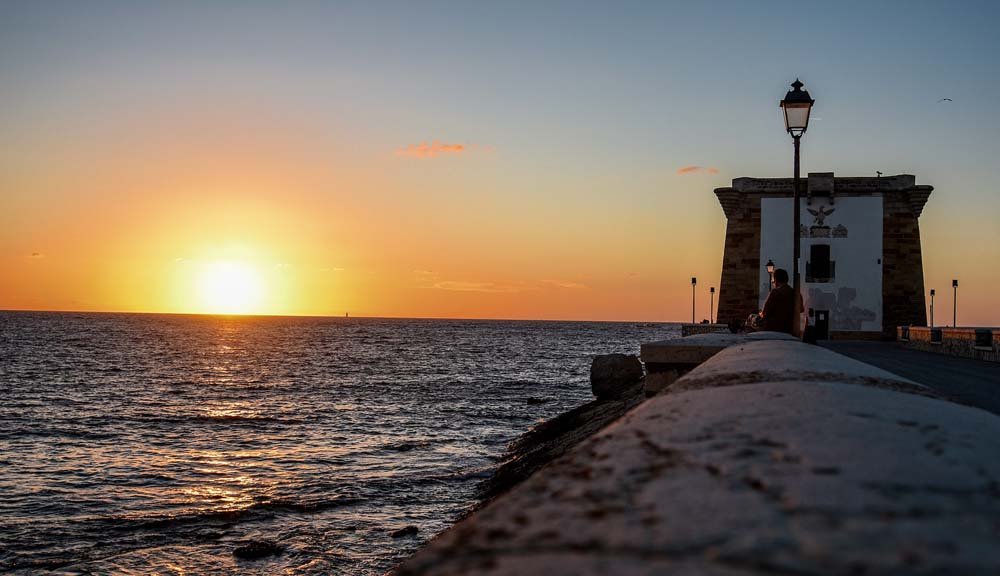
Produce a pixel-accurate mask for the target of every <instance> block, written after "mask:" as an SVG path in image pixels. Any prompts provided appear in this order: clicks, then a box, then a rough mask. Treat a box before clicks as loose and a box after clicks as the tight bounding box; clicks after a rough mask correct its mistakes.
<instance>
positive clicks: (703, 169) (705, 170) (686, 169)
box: [677, 166, 719, 176]
mask: <svg viewBox="0 0 1000 576" xmlns="http://www.w3.org/2000/svg"><path fill="white" fill-rule="evenodd" d="M718 173H719V169H718V168H713V167H711V166H682V167H680V168H678V169H677V175H678V176H684V175H685V174H718Z"/></svg>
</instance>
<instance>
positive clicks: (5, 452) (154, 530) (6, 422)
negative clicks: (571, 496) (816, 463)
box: [0, 312, 678, 574]
mask: <svg viewBox="0 0 1000 576" xmlns="http://www.w3.org/2000/svg"><path fill="white" fill-rule="evenodd" d="M677 334H678V328H677V326H676V325H669V324H635V323H629V324H626V323H578V322H505V321H450V320H386V319H353V318H352V319H347V318H248V317H208V316H170V315H132V314H73V313H23V312H0V570H9V571H23V572H26V573H27V572H36V571H40V570H54V571H57V572H67V573H108V572H117V573H137V574H138V573H151V572H155V573H176V574H183V573H204V572H221V573H232V572H240V573H274V572H281V573H302V574H309V573H317V574H329V573H342V574H381V573H383V572H384V571H386V570H388V569H390V568H391V567H392V566H393V565H395V564H396V563H397V562H398V561H399V560H401V559H402V558H405V557H406V556H407V555H409V554H410V553H412V552H413V551H414V550H415V549H416V548H417V547H418V546H419V545H420V544H422V543H423V542H425V541H426V540H427V539H429V538H430V537H431V536H433V535H434V534H435V533H437V532H439V531H441V530H443V529H445V528H447V527H448V526H449V525H450V523H451V522H453V521H454V520H455V519H456V518H457V517H458V516H460V515H461V514H462V513H463V512H464V511H466V510H468V508H469V507H470V506H471V505H473V504H474V491H475V486H476V484H477V482H479V481H480V480H481V479H482V478H483V477H485V476H486V475H488V474H489V472H490V470H491V466H493V465H494V464H495V462H496V459H497V458H498V457H499V456H500V455H501V454H502V453H503V449H504V446H505V444H506V443H507V442H508V441H510V440H511V439H513V438H514V437H516V436H517V435H518V434H520V433H522V432H524V431H525V430H527V429H528V428H529V427H531V426H532V425H533V424H535V423H537V422H539V421H540V420H543V419H546V418H550V417H552V416H554V415H556V414H558V413H560V412H563V411H565V410H568V409H570V408H573V407H576V406H578V405H580V404H582V403H584V402H586V401H588V400H590V399H591V395H590V386H589V383H588V369H589V362H590V357H591V356H592V355H594V354H603V353H609V352H632V353H634V352H636V351H637V350H638V346H639V343H640V342H642V341H649V340H653V339H662V338H669V337H674V336H676V335H677ZM529 399H532V400H531V402H529ZM538 400H543V402H541V403H538V402H537V401H538ZM408 525H415V526H417V527H418V528H419V532H418V533H417V535H416V536H407V537H401V538H393V537H392V536H391V532H392V531H393V530H395V529H398V528H401V527H404V526H408ZM247 538H269V539H273V540H276V541H278V542H279V543H280V544H282V545H284V546H285V547H286V549H285V551H284V553H283V554H281V555H280V556H276V557H271V558H267V559H263V560H258V561H245V560H239V559H237V558H234V556H233V555H232V551H233V549H234V547H235V546H236V545H237V543H238V542H239V541H240V540H243V539H247Z"/></svg>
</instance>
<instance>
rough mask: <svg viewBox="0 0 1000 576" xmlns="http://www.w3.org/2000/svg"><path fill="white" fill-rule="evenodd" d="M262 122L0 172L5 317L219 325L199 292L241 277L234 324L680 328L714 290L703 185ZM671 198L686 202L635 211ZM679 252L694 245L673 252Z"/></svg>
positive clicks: (222, 122)
mask: <svg viewBox="0 0 1000 576" xmlns="http://www.w3.org/2000/svg"><path fill="white" fill-rule="evenodd" d="M265 112H266V111H263V110H242V111H240V110H235V111H229V112H226V113H225V114H220V113H219V112H218V111H215V112H212V113H207V112H201V111H198V110H191V109H181V110H174V111H171V112H169V113H162V114H160V115H157V116H153V117H150V116H144V117H137V118H136V117H133V118H125V119H123V120H122V121H120V122H118V123H116V124H113V125H103V126H92V125H90V126H81V127H80V130H79V132H78V133H76V134H75V135H74V137H73V138H71V139H68V138H66V137H65V136H60V139H59V141H58V142H56V141H50V140H47V139H46V138H44V137H42V138H39V140H38V141H36V142H34V143H33V144H34V149H30V148H29V149H26V150H23V151H22V155H21V157H20V158H17V159H15V160H14V161H13V162H11V163H10V164H9V165H8V170H5V172H4V173H5V176H4V178H5V179H6V180H7V185H8V186H11V187H12V188H14V189H16V190H17V193H16V194H14V195H13V196H12V197H10V198H9V204H8V206H9V208H10V209H9V210H7V211H5V213H4V216H3V224H4V227H3V233H2V234H3V235H2V237H0V238H2V242H3V245H4V248H5V250H4V260H5V262H4V267H5V269H6V270H8V271H10V272H11V273H10V274H5V276H4V280H3V282H2V283H0V307H3V308H12V309H51V310H65V309H71V310H114V311H155V312H213V311H225V310H224V309H219V308H218V307H213V306H212V303H211V302H209V303H206V302H204V301H202V299H201V298H200V293H199V278H200V274H201V273H202V270H203V269H204V267H205V266H206V265H208V266H210V265H212V264H213V263H218V262H236V263H241V265H244V266H246V267H249V268H250V269H252V271H253V276H254V277H255V278H256V280H254V281H255V282H259V283H260V285H261V294H260V297H259V298H258V299H257V300H256V301H255V303H254V304H253V305H252V306H250V307H249V308H247V309H242V310H237V311H243V312H253V313H266V314H316V315H342V314H344V313H345V312H349V313H351V314H353V315H358V316H361V315H384V316H421V317H423V316H429V317H442V316H443V317H490V318H492V317H498V318H579V319H588V318H590V319H647V320H667V319H678V318H683V317H684V313H683V311H685V310H687V309H688V308H687V306H689V304H688V302H689V300H688V298H689V285H688V284H687V278H688V277H689V276H690V275H691V274H692V273H696V274H702V275H703V276H704V277H706V278H707V277H709V276H710V275H714V276H715V277H717V276H718V269H719V260H720V256H721V246H722V233H723V230H724V228H723V226H724V219H723V216H722V213H721V211H720V210H718V209H717V206H716V202H715V199H714V196H713V195H712V194H711V185H710V184H708V183H706V182H705V181H704V180H701V179H700V178H699V177H692V176H678V175H676V174H674V170H673V169H664V170H662V171H659V170H651V171H650V173H648V174H641V173H639V174H629V175H615V174H611V175H608V176H607V177H605V178H603V179H600V178H598V179H587V178H584V177H580V176H574V175H573V173H572V167H571V166H561V167H558V169H555V168H556V167H551V168H550V167H539V168H537V169H535V170H533V171H531V172H528V173H524V174H513V173H512V171H511V170H510V160H509V159H508V158H507V157H506V156H505V155H504V154H503V153H502V152H500V151H496V150H494V149H492V148H491V147H489V146H479V147H477V146H471V147H470V146H465V149H464V150H462V151H461V152H454V151H448V152H444V153H441V154H430V153H427V152H426V150H424V152H423V153H420V154H400V153H399V151H398V148H399V147H396V148H392V147H384V148H383V149H379V148H378V147H374V146H372V147H368V148H365V149H353V150H352V149H350V147H348V146H344V145H342V144H340V143H339V142H337V141H336V139H335V138H328V137H327V136H326V135H324V133H323V132H322V131H320V130H315V129H313V128H310V127H307V126H304V125H302V124H296V123H294V122H292V123H289V122H277V121H273V120H272V121H269V120H267V119H266V114H265ZM140 134H141V135H142V137H141V139H137V138H136V135H140ZM415 146H416V147H420V148H421V149H426V148H433V147H434V146H435V145H434V144H433V143H432V142H428V143H427V144H420V143H418V144H417V145H415ZM36 153H37V156H36V155H35V154H36ZM18 160H19V161H20V162H18ZM688 179H690V183H689V184H688V183H687V182H686V181H687V180H688ZM667 186H674V187H677V186H681V187H685V186H686V187H688V188H690V189H691V192H692V193H691V198H690V199H691V202H690V204H689V205H688V206H687V207H685V208H684V209H680V208H681V207H679V206H669V205H668V203H667V202H666V201H665V200H662V201H656V200H655V196H653V198H654V200H653V204H652V205H647V204H645V201H644V202H640V201H639V200H638V197H639V194H640V192H641V191H642V190H643V189H647V190H649V189H653V190H655V189H657V188H662V187H667ZM553 190H563V191H570V193H569V194H553V193H552V191H553ZM574 190H578V191H579V194H574V193H573V192H572V191H574ZM695 192H697V193H695ZM647 197H648V196H647ZM685 238H689V239H697V242H698V245H692V246H688V247H686V248H685V249H684V250H683V251H679V252H678V251H674V250H673V249H672V247H675V246H676V245H677V241H678V240H682V241H683V239H685ZM678 279H681V280H683V281H682V282H678V281H677V280H678ZM705 286H706V289H707V286H708V284H706V285H705ZM678 303H679V304H678ZM707 307H708V301H707V300H706V301H705V303H704V306H702V308H704V309H705V310H704V315H706V316H707V314H708V311H707Z"/></svg>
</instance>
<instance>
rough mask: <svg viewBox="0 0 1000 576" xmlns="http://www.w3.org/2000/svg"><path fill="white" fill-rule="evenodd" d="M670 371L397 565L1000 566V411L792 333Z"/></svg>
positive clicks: (712, 570)
mask: <svg viewBox="0 0 1000 576" xmlns="http://www.w3.org/2000/svg"><path fill="white" fill-rule="evenodd" d="M775 355H777V356H780V357H781V358H785V359H787V360H788V364H787V365H775V364H774V357H775ZM748 368H749V369H750V371H751V372H760V374H759V375H758V377H757V379H750V380H749V381H748V382H746V383H741V382H742V381H741V380H740V375H741V374H744V373H746V371H747V369H748ZM803 374H807V375H808V377H803ZM688 382H699V383H700V384H699V385H698V386H695V387H687V388H686V387H685V386H684V384H685V383H688ZM677 384H679V385H681V386H679V387H676V388H671V389H669V390H668V391H667V392H666V393H665V394H661V395H659V396H657V397H655V398H653V399H651V400H648V401H647V402H645V403H644V404H642V405H640V406H638V407H637V408H635V409H633V410H632V411H630V412H629V413H628V414H627V415H626V416H625V417H623V418H622V419H621V420H619V421H618V422H616V423H614V424H612V425H611V426H609V427H607V428H605V429H604V430H603V431H601V432H600V433H598V434H596V435H595V436H593V437H592V438H590V439H588V440H587V441H585V442H583V443H582V444H580V445H579V446H578V447H577V448H576V449H574V450H572V451H571V452H570V453H568V454H567V455H566V456H564V457H563V458H560V459H559V460H556V461H555V462H553V463H552V464H550V465H549V466H547V467H545V468H544V469H543V470H541V471H539V472H538V473H537V474H535V475H533V476H532V477H531V478H529V479H528V480H527V481H526V482H524V483H523V484H521V485H520V486H518V487H517V488H515V489H514V490H512V491H511V492H510V493H508V494H507V495H505V496H504V497H502V498H500V499H498V500H496V501H494V502H493V503H492V504H491V505H490V506H488V507H486V508H484V509H483V510H481V511H480V512H478V513H477V514H474V515H473V516H471V517H469V518H467V519H466V520H465V521H463V522H461V523H459V524H457V525H456V526H455V527H453V528H452V529H451V530H449V531H447V532H445V533H444V534H442V535H440V536H439V537H438V538H436V539H435V540H434V541H433V542H432V543H431V544H430V545H429V546H428V547H427V548H426V549H424V550H422V551H420V552H419V553H417V554H416V555H415V556H414V557H413V558H411V559H410V560H409V561H408V562H406V563H405V564H403V565H402V566H401V567H400V568H399V571H398V573H399V574H403V575H413V574H436V575H452V574H529V573H530V574H545V575H546V576H556V575H561V574H567V575H568V574H584V575H586V574H625V575H633V574H658V573H680V574H744V575H745V574H773V573H783V574H844V573H853V574H862V573H864V574H882V573H893V574H903V573H906V574H910V573H927V574H931V573H956V574H957V573H961V574H996V573H1000V533H998V531H997V520H996V519H997V518H998V517H1000V458H997V457H996V455H997V454H1000V418H997V417H996V416H994V415H992V414H990V413H988V412H984V411H981V410H978V409H974V408H969V407H966V406H962V405H958V404H953V403H949V402H946V401H943V400H939V399H935V398H930V397H927V396H923V395H920V394H915V393H908V392H900V391H898V390H914V391H917V392H919V391H920V390H921V389H920V388H919V387H914V385H913V384H912V383H910V382H907V381H905V380H902V379H899V378H895V377H894V376H892V375H891V374H889V373H887V372H883V371H880V370H876V369H873V368H871V367H868V366H867V365H864V364H861V363H859V362H856V361H853V360H850V359H847V358H845V357H841V356H839V355H836V354H834V353H832V352H829V351H827V350H824V349H821V348H818V347H815V346H809V345H805V344H800V343H795V342H768V341H765V342H751V343H746V344H740V345H738V346H735V347H733V348H730V349H728V350H726V351H724V352H722V353H720V354H718V355H716V356H715V357H714V358H712V359H711V360H710V361H708V362H707V363H706V364H705V365H704V366H702V367H700V368H698V369H696V370H694V371H692V372H691V373H690V374H689V375H688V376H686V377H685V378H682V379H681V380H679V381H678V383H677Z"/></svg>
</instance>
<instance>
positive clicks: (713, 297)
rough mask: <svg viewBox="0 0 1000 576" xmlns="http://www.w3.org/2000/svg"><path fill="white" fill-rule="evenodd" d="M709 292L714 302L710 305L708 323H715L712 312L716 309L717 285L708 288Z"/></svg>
mask: <svg viewBox="0 0 1000 576" xmlns="http://www.w3.org/2000/svg"><path fill="white" fill-rule="evenodd" d="M708 293H709V295H710V296H711V298H712V302H711V303H710V304H709V305H708V323H709V324H714V322H713V321H712V314H713V312H714V311H715V286H712V287H711V288H709V289H708Z"/></svg>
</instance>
